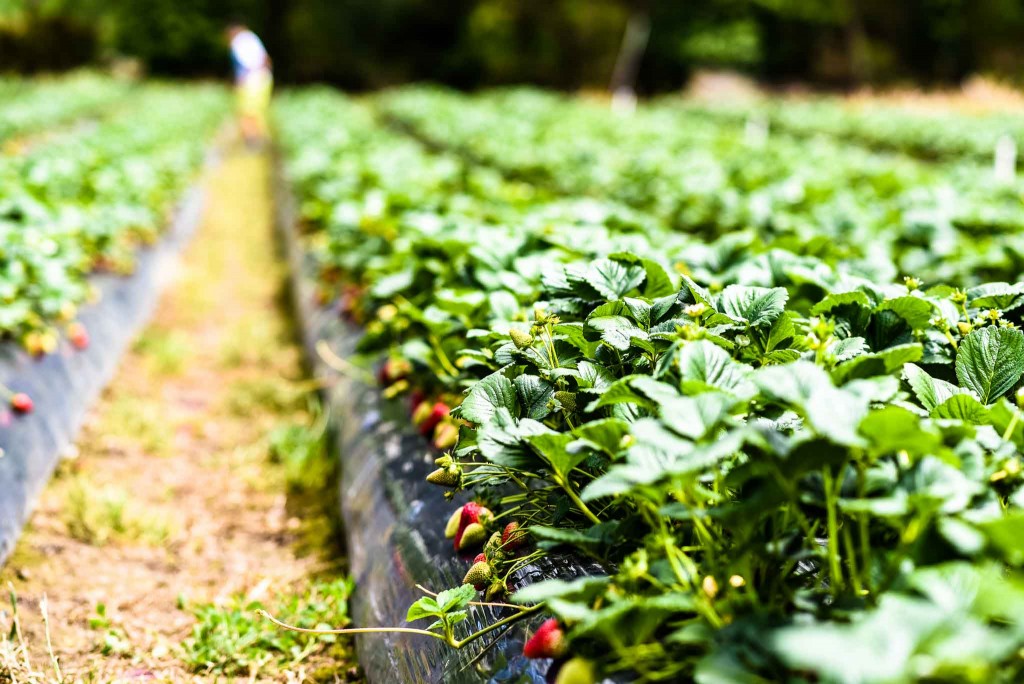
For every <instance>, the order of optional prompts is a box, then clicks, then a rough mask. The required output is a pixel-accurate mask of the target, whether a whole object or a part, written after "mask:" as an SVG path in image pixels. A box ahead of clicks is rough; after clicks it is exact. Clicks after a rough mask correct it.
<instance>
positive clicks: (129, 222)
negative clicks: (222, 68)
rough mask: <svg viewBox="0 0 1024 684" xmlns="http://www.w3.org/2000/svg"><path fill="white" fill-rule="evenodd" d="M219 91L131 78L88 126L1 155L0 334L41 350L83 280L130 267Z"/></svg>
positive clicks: (197, 147)
mask: <svg viewBox="0 0 1024 684" xmlns="http://www.w3.org/2000/svg"><path fill="white" fill-rule="evenodd" d="M227 102H228V101H227V98H226V96H225V93H223V92H222V91H221V90H220V89H217V88H213V87H205V86H200V87H196V86H140V87H139V88H138V89H137V90H135V91H134V92H133V93H132V94H131V95H129V96H128V97H127V98H126V99H125V101H124V102H123V103H122V104H121V105H120V106H119V108H118V110H117V112H116V113H114V114H112V115H111V116H110V117H108V118H106V119H104V120H103V121H102V122H101V123H99V124H98V125H96V126H95V127H93V128H90V129H89V130H77V129H76V130H69V131H67V132H65V133H62V134H58V135H56V136H54V137H52V138H50V139H48V140H47V141H45V142H44V143H42V144H40V145H38V146H35V147H33V148H32V149H31V150H30V151H28V152H27V153H25V154H17V155H9V156H0V338H6V339H11V340H17V341H19V342H20V343H21V344H22V345H23V346H24V347H25V348H26V349H27V350H28V351H29V352H31V353H33V354H44V353H47V352H49V351H52V350H53V349H54V348H55V346H56V340H57V336H58V334H59V333H60V332H61V330H62V329H66V331H67V332H68V334H69V335H70V336H71V337H74V338H82V342H83V343H84V338H85V336H86V335H87V333H86V332H85V331H84V330H82V329H81V326H78V325H76V324H75V323H74V320H75V314H76V310H77V308H78V306H79V305H81V304H82V303H84V302H86V301H88V300H89V298H90V286H89V283H88V280H87V276H88V275H89V274H90V273H93V272H96V271H110V272H115V273H129V272H131V270H132V268H133V264H134V258H135V253H136V250H137V249H138V247H140V246H141V245H144V244H149V243H152V242H153V241H154V240H155V239H156V238H157V237H158V236H159V234H160V231H161V230H162V228H163V226H164V225H165V223H166V220H167V216H168V212H169V211H170V210H171V209H172V208H173V206H174V203H175V202H176V201H177V200H178V199H179V197H180V195H181V193H182V191H183V189H184V188H185V187H186V185H187V184H188V183H190V182H191V181H192V179H193V178H194V175H195V172H196V171H197V169H198V168H199V165H200V164H201V162H202V160H203V158H204V155H205V151H206V148H207V146H208V143H209V140H210V138H211V135H212V133H213V132H214V130H215V129H216V128H217V126H218V124H219V123H220V122H221V121H223V120H224V117H225V115H226V113H227Z"/></svg>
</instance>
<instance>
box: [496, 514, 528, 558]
mask: <svg viewBox="0 0 1024 684" xmlns="http://www.w3.org/2000/svg"><path fill="white" fill-rule="evenodd" d="M526 540H527V534H526V530H524V529H520V527H519V523H517V522H515V521H512V522H510V523H509V524H508V525H505V529H504V530H502V532H501V548H503V549H504V550H505V551H515V550H516V549H518V548H520V547H522V546H523V545H524V544H526Z"/></svg>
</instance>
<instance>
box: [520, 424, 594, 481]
mask: <svg viewBox="0 0 1024 684" xmlns="http://www.w3.org/2000/svg"><path fill="white" fill-rule="evenodd" d="M526 441H527V442H529V444H530V446H532V447H533V448H534V449H535V450H536V452H537V453H538V454H539V455H540V457H541V458H542V459H544V461H546V462H547V464H548V465H550V466H551V469H552V470H553V471H554V472H555V473H556V474H557V475H558V476H559V477H560V478H561V479H562V480H565V478H566V477H567V476H568V475H569V472H570V471H571V470H572V469H573V468H575V467H576V466H578V465H579V464H580V463H582V462H583V461H585V460H586V458H587V452H586V451H585V450H583V449H580V450H578V451H576V452H575V453H571V452H570V451H569V449H568V446H569V443H570V442H572V441H573V436H572V435H570V434H566V433H564V432H545V433H542V434H539V435H533V436H531V437H527V438H526Z"/></svg>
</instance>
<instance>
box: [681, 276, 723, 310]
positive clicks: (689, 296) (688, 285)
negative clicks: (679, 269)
mask: <svg viewBox="0 0 1024 684" xmlns="http://www.w3.org/2000/svg"><path fill="white" fill-rule="evenodd" d="M684 292H685V293H686V294H685V295H684V294H683V293H684ZM679 299H680V301H682V302H684V303H685V302H690V300H693V302H694V303H697V304H704V305H706V306H708V307H710V308H711V309H714V308H715V305H714V303H713V302H712V297H711V293H710V292H708V291H707V290H705V289H704V288H703V287H701V286H700V285H698V284H697V283H695V282H694V281H693V279H692V278H691V277H690V276H685V275H684V276H683V290H682V291H681V292H680V296H679Z"/></svg>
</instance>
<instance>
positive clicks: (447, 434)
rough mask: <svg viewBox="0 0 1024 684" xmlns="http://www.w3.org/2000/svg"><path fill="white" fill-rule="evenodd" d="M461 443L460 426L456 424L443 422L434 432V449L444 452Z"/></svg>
mask: <svg viewBox="0 0 1024 684" xmlns="http://www.w3.org/2000/svg"><path fill="white" fill-rule="evenodd" d="M458 441H459V426H458V425H456V424H454V423H449V422H442V423H440V424H439V425H438V426H437V428H436V429H435V430H434V448H435V449H440V450H441V451H444V450H445V449H451V448H452V447H453V446H455V445H456V444H457V443H458Z"/></svg>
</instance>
